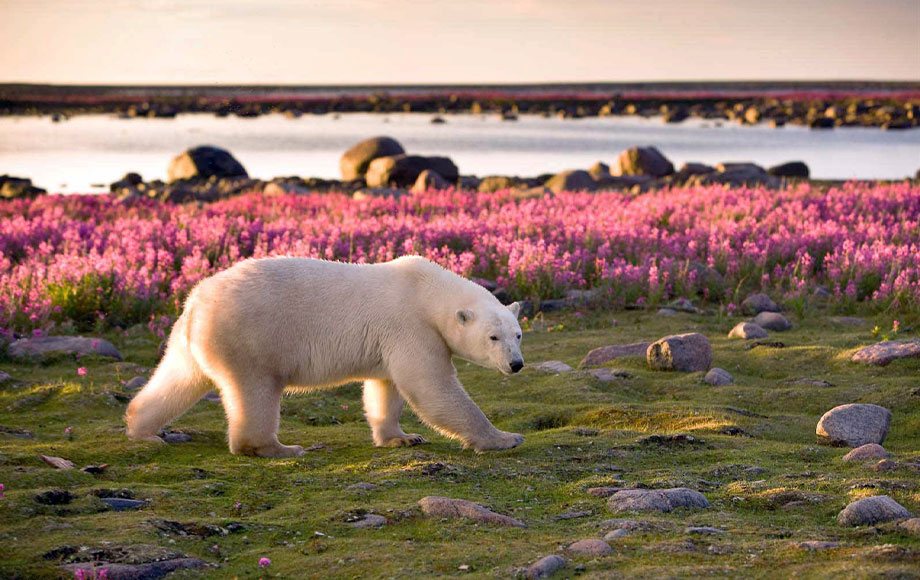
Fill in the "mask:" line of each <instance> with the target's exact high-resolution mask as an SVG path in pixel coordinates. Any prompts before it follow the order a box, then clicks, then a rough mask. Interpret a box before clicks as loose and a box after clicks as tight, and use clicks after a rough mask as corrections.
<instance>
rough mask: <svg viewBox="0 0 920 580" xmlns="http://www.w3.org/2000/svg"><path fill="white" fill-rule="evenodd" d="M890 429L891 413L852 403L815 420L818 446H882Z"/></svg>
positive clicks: (834, 409)
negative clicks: (868, 444)
mask: <svg viewBox="0 0 920 580" xmlns="http://www.w3.org/2000/svg"><path fill="white" fill-rule="evenodd" d="M890 426H891V411H889V410H888V409H886V408H885V407H880V406H878V405H868V404H862V403H855V404H849V405H840V406H837V407H834V408H833V409H831V410H830V411H828V412H827V413H825V414H824V415H823V416H822V417H821V419H820V420H819V421H818V426H817V428H816V429H815V434H816V435H817V436H818V443H822V444H825V445H834V446H847V447H859V446H861V445H865V444H866V443H878V444H879V445H881V444H882V443H883V442H884V441H885V437H886V436H887V435H888V428H889V427H890Z"/></svg>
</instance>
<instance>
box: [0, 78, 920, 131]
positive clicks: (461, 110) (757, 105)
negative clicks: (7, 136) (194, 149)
mask: <svg viewBox="0 0 920 580" xmlns="http://www.w3.org/2000/svg"><path fill="white" fill-rule="evenodd" d="M770 88H772V87H770ZM42 90H44V91H45V92H54V91H61V89H55V88H53V87H47V88H33V89H32V90H31V91H30V92H29V93H20V92H17V91H16V90H15V89H7V91H6V92H7V94H0V115H34V114H50V115H51V116H52V119H53V120H55V121H61V120H65V119H67V118H68V117H70V116H73V115H77V114H88V113H97V114H98V113H111V114H115V115H117V116H118V117H120V118H123V119H134V118H173V117H175V116H176V115H177V114H179V113H211V114H214V115H217V116H219V117H226V116H230V115H234V116H237V117H258V116H260V115H268V114H283V115H285V116H287V117H289V118H292V119H296V118H298V117H300V116H302V115H325V114H337V113H427V114H434V115H438V116H437V117H435V118H434V119H440V120H441V122H443V118H442V117H440V115H446V114H473V115H495V116H498V117H499V118H501V119H502V120H506V121H513V120H515V119H517V118H518V115H521V114H528V115H540V116H544V117H559V118H562V119H578V118H582V117H598V116H600V117H603V116H611V115H616V116H641V117H661V118H662V120H663V121H664V122H666V123H680V122H682V121H684V120H686V119H689V118H698V119H707V120H713V121H716V122H724V121H730V122H738V123H740V124H743V125H753V124H760V123H764V124H769V125H770V126H772V127H781V126H783V125H786V124H795V125H804V126H808V127H811V128H814V129H829V128H833V127H850V126H860V127H880V128H883V129H908V128H911V127H917V126H918V125H920V100H918V99H916V98H904V97H900V96H898V95H892V96H890V97H885V96H879V97H874V96H873V97H858V96H851V97H843V96H842V97H833V96H827V97H809V96H807V95H804V96H803V97H801V98H796V97H794V96H791V97H780V96H772V95H762V96H753V95H751V96H744V95H729V94H726V95H725V96H719V95H717V94H716V95H713V96H707V95H691V96H686V97H682V96H680V95H675V94H673V93H674V89H673V88H669V89H666V90H667V92H669V93H671V94H670V95H667V96H661V95H656V94H654V93H652V92H650V93H648V94H647V95H642V94H630V95H624V94H622V93H618V92H616V91H610V92H606V93H601V92H596V93H594V94H585V88H584V87H572V88H571V90H572V91H573V92H575V91H578V92H581V93H582V94H580V95H578V96H575V95H573V96H559V95H545V96H542V95H539V94H529V95H523V94H515V92H514V91H513V90H509V91H508V93H507V94H505V95H501V96H494V97H491V96H481V95H480V96H477V95H476V94H475V93H465V94H459V93H451V92H449V91H442V92H435V93H428V94H417V95H411V96H410V95H395V94H391V93H389V92H387V91H375V92H371V93H369V94H350V95H348V94H341V95H333V96H324V95H305V96H304V98H302V99H298V98H289V97H278V96H275V95H272V94H270V93H265V94H262V95H258V97H259V98H257V99H252V98H248V99H246V100H242V99H236V98H227V97H226V92H224V93H223V94H219V93H218V94H214V93H213V92H208V91H203V94H201V95H199V96H189V95H176V94H164V93H158V92H157V91H156V90H155V89H148V96H147V98H146V99H145V100H143V101H140V102H138V101H137V99H136V97H131V98H119V96H120V95H106V98H104V99H100V98H98V97H97V96H95V95H91V94H88V95H73V94H67V95H60V94H45V95H42V96H41V98H37V97H36V95H35V94H33V93H35V92H36V91H39V92H40V91H42ZM716 90H718V89H716ZM789 90H790V92H792V93H794V92H795V91H796V88H794V87H790V89H789ZM798 90H801V89H800V88H799V89H798ZM251 96H252V95H250V97H251ZM81 97H83V98H81ZM434 122H438V121H434Z"/></svg>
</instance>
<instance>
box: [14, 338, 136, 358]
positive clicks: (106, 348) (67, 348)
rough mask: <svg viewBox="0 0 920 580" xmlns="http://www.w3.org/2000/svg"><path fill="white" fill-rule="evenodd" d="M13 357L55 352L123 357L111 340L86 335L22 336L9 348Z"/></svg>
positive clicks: (41, 355)
mask: <svg viewBox="0 0 920 580" xmlns="http://www.w3.org/2000/svg"><path fill="white" fill-rule="evenodd" d="M7 352H8V354H9V355H10V357H12V358H19V359H22V358H38V359H41V358H43V357H46V356H48V355H53V354H80V355H96V356H104V357H109V358H114V359H118V360H122V359H121V353H119V352H118V349H116V348H115V345H113V344H112V343H111V342H109V341H107V340H105V339H103V338H90V337H85V336H40V337H37V338H20V339H19V340H17V341H16V342H14V343H13V344H11V345H10V346H9V349H8V350H7Z"/></svg>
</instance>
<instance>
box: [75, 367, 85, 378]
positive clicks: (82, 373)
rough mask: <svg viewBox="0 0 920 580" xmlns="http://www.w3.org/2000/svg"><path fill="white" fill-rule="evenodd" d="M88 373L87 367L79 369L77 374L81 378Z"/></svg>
mask: <svg viewBox="0 0 920 580" xmlns="http://www.w3.org/2000/svg"><path fill="white" fill-rule="evenodd" d="M86 373H87V370H86V367H80V368H78V369H77V374H78V375H80V376H81V377H85V376H86Z"/></svg>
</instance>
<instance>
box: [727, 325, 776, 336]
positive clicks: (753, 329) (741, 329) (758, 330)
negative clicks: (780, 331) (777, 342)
mask: <svg viewBox="0 0 920 580" xmlns="http://www.w3.org/2000/svg"><path fill="white" fill-rule="evenodd" d="M768 336H770V333H769V332H767V331H766V329H764V328H763V327H762V326H760V325H758V324H754V323H753V322H739V323H738V324H736V325H735V327H734V328H732V330H731V332H729V333H728V337H729V338H745V339H754V338H767V337H768Z"/></svg>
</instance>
